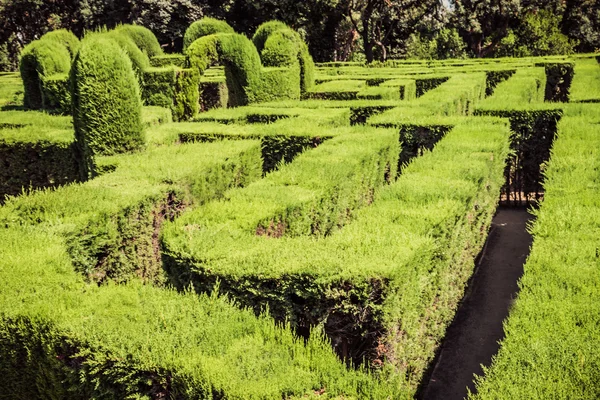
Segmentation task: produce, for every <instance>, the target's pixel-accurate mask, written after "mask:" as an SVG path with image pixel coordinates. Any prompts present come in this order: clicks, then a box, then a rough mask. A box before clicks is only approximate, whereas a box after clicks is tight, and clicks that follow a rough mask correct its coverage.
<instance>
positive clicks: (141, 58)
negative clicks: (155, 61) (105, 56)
mask: <svg viewBox="0 0 600 400" xmlns="http://www.w3.org/2000/svg"><path fill="white" fill-rule="evenodd" d="M104 35H106V36H108V37H110V39H112V40H114V41H115V42H116V43H117V44H118V45H119V47H121V49H123V50H124V51H125V53H126V54H127V57H129V60H131V64H132V66H133V71H134V72H135V75H136V76H137V77H138V81H139V82H140V83H141V82H142V75H143V73H144V71H145V70H146V69H147V68H148V67H150V59H149V58H148V55H146V53H145V52H143V51H142V50H140V48H139V47H138V45H137V44H136V43H135V41H134V40H133V39H132V38H131V37H130V36H128V35H126V34H124V32H123V31H121V30H113V31H109V32H106V33H104Z"/></svg>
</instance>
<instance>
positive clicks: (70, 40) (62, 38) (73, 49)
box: [40, 29, 81, 60]
mask: <svg viewBox="0 0 600 400" xmlns="http://www.w3.org/2000/svg"><path fill="white" fill-rule="evenodd" d="M40 40H51V41H54V42H57V43H59V44H62V45H63V46H65V47H66V48H67V51H68V52H69V54H70V55H71V60H73V59H74V58H75V55H76V54H77V51H79V46H80V45H81V42H80V41H79V38H78V37H77V36H75V34H74V33H73V32H71V31H68V30H66V29H58V30H56V31H52V32H48V33H46V34H45V35H44V36H42V37H41V38H40Z"/></svg>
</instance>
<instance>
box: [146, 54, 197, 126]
mask: <svg viewBox="0 0 600 400" xmlns="http://www.w3.org/2000/svg"><path fill="white" fill-rule="evenodd" d="M143 81H144V85H143V89H142V99H143V100H144V102H145V104H147V105H151V106H160V107H166V108H169V109H171V112H172V115H173V120H174V121H187V120H189V119H192V118H194V117H195V116H196V114H198V108H199V93H198V85H199V83H200V82H199V81H200V77H199V75H198V71H197V70H195V69H181V68H178V67H175V66H170V67H163V68H150V69H147V70H145V71H144V76H143Z"/></svg>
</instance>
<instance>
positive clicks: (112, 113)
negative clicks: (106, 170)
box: [71, 35, 144, 179]
mask: <svg viewBox="0 0 600 400" xmlns="http://www.w3.org/2000/svg"><path fill="white" fill-rule="evenodd" d="M71 80H72V87H73V94H72V96H73V120H74V125H75V140H76V147H77V149H78V151H79V157H80V160H81V171H82V179H87V178H89V177H90V176H94V174H95V172H94V164H93V157H94V156H95V155H101V154H107V155H110V154H116V153H123V152H127V151H133V150H137V149H140V148H141V147H142V146H143V145H144V137H143V132H142V130H143V129H142V121H141V113H142V101H141V98H140V90H139V86H138V83H137V80H136V77H135V74H134V72H133V67H132V64H131V61H130V60H129V57H127V54H126V53H125V51H124V50H122V49H121V48H120V47H119V45H118V44H117V43H116V42H115V41H113V40H112V39H111V38H110V37H108V36H104V35H93V36H91V37H90V38H88V39H85V40H84V41H83V42H82V46H81V49H80V50H79V53H78V55H77V57H76V58H75V61H74V62H73V68H72V69H71Z"/></svg>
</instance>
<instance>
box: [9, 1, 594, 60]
mask: <svg viewBox="0 0 600 400" xmlns="http://www.w3.org/2000/svg"><path fill="white" fill-rule="evenodd" d="M203 16H211V17H215V18H220V19H224V20H225V21H227V22H228V23H229V24H230V25H231V26H232V27H233V28H234V29H235V30H236V31H237V32H242V33H244V34H246V35H247V36H251V35H252V34H253V33H254V31H255V29H256V28H257V27H258V26H259V25H260V24H262V23H263V22H266V21H268V20H272V19H278V20H280V21H283V22H285V23H286V24H288V25H289V26H291V27H292V28H293V29H295V30H297V31H299V32H300V33H301V34H302V35H303V37H304V39H305V40H306V42H307V44H308V46H309V49H310V52H311V54H312V55H313V58H314V60H315V61H317V62H320V61H321V62H322V61H346V60H357V61H363V60H364V61H369V62H370V61H378V60H379V61H384V60H386V59H389V58H402V57H414V58H416V57H421V58H422V57H425V58H447V57H462V56H471V57H496V56H511V55H513V56H522V55H544V54H552V53H564V52H570V51H573V50H575V51H583V52H589V51H595V50H596V49H598V48H600V2H598V1H597V0H569V1H566V0H419V1H417V0H306V1H296V0H0V70H14V69H15V68H16V66H17V64H18V55H19V53H20V51H21V50H22V48H23V47H24V46H25V45H26V44H28V43H29V42H31V41H32V40H34V39H38V38H40V37H41V36H42V35H43V34H44V33H46V32H48V31H50V30H55V29H60V28H66V29H69V30H71V31H73V32H74V33H75V34H76V35H77V36H79V37H81V36H82V35H83V33H84V32H85V31H86V30H93V29H96V28H99V27H102V26H106V27H108V28H113V27H115V26H116V25H118V24H123V23H134V24H139V25H143V26H145V27H147V28H149V29H150V30H152V31H153V32H154V33H155V34H156V36H157V38H158V40H159V42H160V43H161V45H162V46H163V48H164V49H165V50H166V51H167V52H178V51H181V49H182V47H183V35H184V32H185V30H186V28H187V27H188V26H189V25H190V24H191V23H192V22H194V21H196V20H198V19H199V18H201V17H203Z"/></svg>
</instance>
